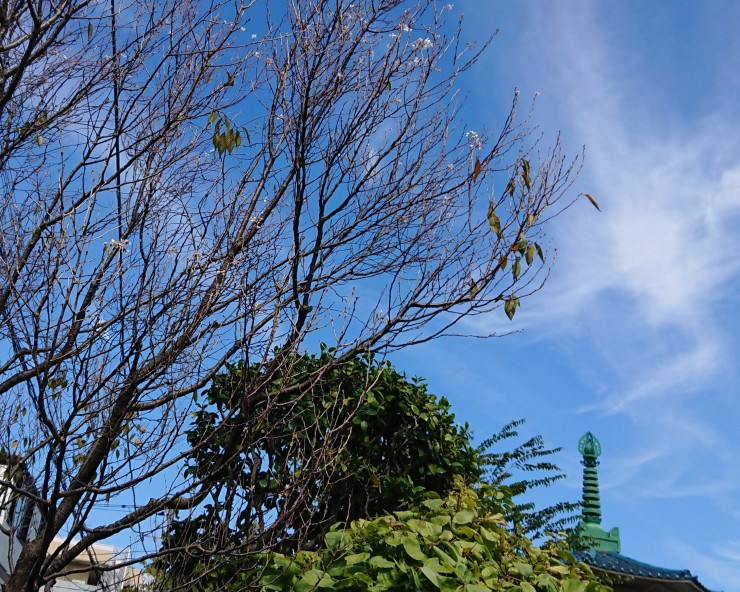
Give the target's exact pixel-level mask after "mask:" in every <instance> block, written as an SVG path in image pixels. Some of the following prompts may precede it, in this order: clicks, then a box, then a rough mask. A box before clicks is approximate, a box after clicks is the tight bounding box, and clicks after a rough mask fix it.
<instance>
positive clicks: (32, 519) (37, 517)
mask: <svg viewBox="0 0 740 592" xmlns="http://www.w3.org/2000/svg"><path fill="white" fill-rule="evenodd" d="M0 480H2V481H4V482H5V483H11V484H13V485H14V486H16V487H17V488H18V489H22V490H24V491H31V492H33V491H34V486H33V480H32V479H31V476H30V474H29V473H28V470H27V469H26V468H25V467H24V466H23V465H22V464H21V465H18V464H16V465H13V466H12V467H11V466H9V465H8V464H7V460H6V462H5V463H4V464H2V463H0ZM44 523H45V520H44V516H43V513H42V512H41V510H40V507H39V506H38V505H37V504H35V503H33V502H32V501H30V500H28V498H23V497H21V496H19V495H18V494H17V493H16V492H15V491H14V490H13V488H12V487H7V486H6V487H3V486H2V485H0V591H1V590H2V589H3V588H4V584H5V582H7V581H8V579H9V578H10V574H11V573H12V572H13V568H14V566H15V563H16V561H17V560H18V556H19V555H20V552H21V549H22V548H23V545H24V544H25V543H26V541H29V540H31V539H33V538H34V537H35V536H36V534H37V533H38V532H39V531H40V530H41V529H42V528H43V526H44ZM74 543H75V541H68V540H65V539H62V538H59V537H57V538H55V539H54V540H53V541H52V544H51V546H50V548H49V553H54V552H55V551H58V550H59V549H60V548H61V547H62V546H64V545H73V544H74ZM127 559H128V555H127V554H126V553H125V552H124V551H121V550H119V549H117V548H115V547H112V546H110V545H104V544H101V543H97V544H95V545H93V546H92V547H91V548H90V549H88V550H87V551H85V552H84V553H83V554H81V555H80V556H79V557H77V558H75V559H74V560H73V561H72V562H71V563H70V564H69V565H68V566H67V567H66V569H65V575H63V576H60V577H58V578H57V580H56V582H54V584H53V586H52V587H51V590H52V591H53V592H120V591H121V590H122V589H123V587H124V585H129V586H131V587H133V588H135V587H136V585H137V584H138V580H139V577H140V574H139V570H137V569H135V568H133V567H131V566H120V567H116V566H117V565H119V564H121V563H124V562H125V561H126V560H127ZM101 568H102V569H101Z"/></svg>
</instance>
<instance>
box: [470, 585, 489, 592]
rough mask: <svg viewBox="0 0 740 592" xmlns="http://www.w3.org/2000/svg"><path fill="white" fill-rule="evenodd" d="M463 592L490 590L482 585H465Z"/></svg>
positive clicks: (487, 591)
mask: <svg viewBox="0 0 740 592" xmlns="http://www.w3.org/2000/svg"><path fill="white" fill-rule="evenodd" d="M465 592H491V589H490V588H489V587H488V586H484V585H483V584H465Z"/></svg>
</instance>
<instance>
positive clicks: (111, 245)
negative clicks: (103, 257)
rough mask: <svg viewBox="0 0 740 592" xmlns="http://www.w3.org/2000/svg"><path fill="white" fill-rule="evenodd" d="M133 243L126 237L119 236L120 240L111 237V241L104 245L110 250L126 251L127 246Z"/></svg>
mask: <svg viewBox="0 0 740 592" xmlns="http://www.w3.org/2000/svg"><path fill="white" fill-rule="evenodd" d="M130 244H131V241H130V240H127V239H125V238H119V239H118V240H115V239H111V240H110V241H109V242H107V243H104V244H103V246H104V247H105V248H106V249H110V250H112V251H113V250H116V251H125V250H126V247H128V246H129V245H130Z"/></svg>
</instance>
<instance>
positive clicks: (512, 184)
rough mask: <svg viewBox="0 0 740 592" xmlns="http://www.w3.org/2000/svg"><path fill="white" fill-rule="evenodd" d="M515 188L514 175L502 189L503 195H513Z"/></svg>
mask: <svg viewBox="0 0 740 592" xmlns="http://www.w3.org/2000/svg"><path fill="white" fill-rule="evenodd" d="M515 190H516V181H515V180H514V177H512V178H511V179H509V182H508V183H507V184H506V189H504V194H503V196H504V197H506V195H507V194H508V195H511V196H513V195H514V191H515Z"/></svg>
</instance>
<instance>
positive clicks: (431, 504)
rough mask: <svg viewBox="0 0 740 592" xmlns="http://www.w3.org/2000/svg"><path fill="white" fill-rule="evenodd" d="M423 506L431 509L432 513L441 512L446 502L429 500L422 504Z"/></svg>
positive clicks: (437, 499)
mask: <svg viewBox="0 0 740 592" xmlns="http://www.w3.org/2000/svg"><path fill="white" fill-rule="evenodd" d="M421 505H422V506H424V507H425V508H429V509H430V510H432V512H439V511H440V510H441V509H442V507H443V506H444V505H445V501H444V500H443V499H440V498H436V499H428V500H424V501H423V502H421Z"/></svg>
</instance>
